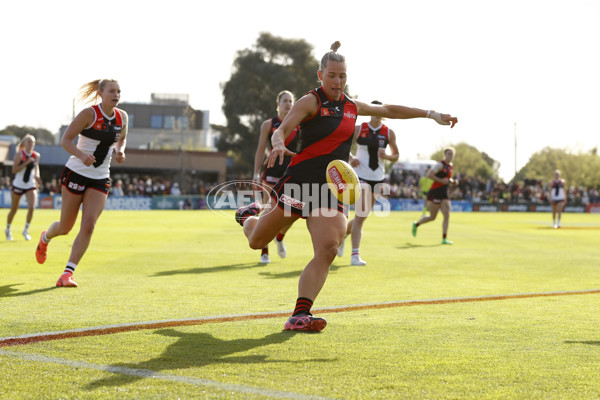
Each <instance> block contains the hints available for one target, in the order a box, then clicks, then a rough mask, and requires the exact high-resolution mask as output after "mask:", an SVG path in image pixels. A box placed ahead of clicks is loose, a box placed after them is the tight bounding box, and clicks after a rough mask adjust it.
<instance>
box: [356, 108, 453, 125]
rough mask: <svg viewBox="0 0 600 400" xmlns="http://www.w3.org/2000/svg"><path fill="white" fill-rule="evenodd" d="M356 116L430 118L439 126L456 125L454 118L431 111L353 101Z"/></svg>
mask: <svg viewBox="0 0 600 400" xmlns="http://www.w3.org/2000/svg"><path fill="white" fill-rule="evenodd" d="M355 103H356V106H357V108H358V115H369V116H376V117H384V118H391V119H411V118H431V119H433V120H434V121H435V122H437V123H438V124H440V125H450V128H453V127H454V125H456V124H457V123H458V119H457V118H456V117H453V116H451V115H450V114H441V113H439V112H437V111H433V110H422V109H420V108H413V107H405V106H399V105H394V104H383V105H379V104H367V103H363V102H360V101H355Z"/></svg>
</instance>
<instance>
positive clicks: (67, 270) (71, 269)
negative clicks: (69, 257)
mask: <svg viewBox="0 0 600 400" xmlns="http://www.w3.org/2000/svg"><path fill="white" fill-rule="evenodd" d="M75 268H77V264H75V263H72V262H71V261H69V262H68V263H67V266H66V267H65V271H64V272H63V274H68V273H71V274H72V273H74V272H75Z"/></svg>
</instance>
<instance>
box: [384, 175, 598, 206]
mask: <svg viewBox="0 0 600 400" xmlns="http://www.w3.org/2000/svg"><path fill="white" fill-rule="evenodd" d="M454 178H455V179H456V180H457V181H458V185H451V186H450V189H449V193H448V195H449V196H450V199H452V200H467V201H473V202H486V203H491V204H501V203H513V204H514V203H538V204H544V203H549V200H548V197H547V196H548V193H549V190H550V183H551V182H550V181H548V182H542V181H539V180H530V179H526V180H525V181H522V182H510V183H504V182H503V181H502V180H497V179H493V178H488V179H484V178H481V177H474V176H465V175H460V176H455V177H454ZM420 179H421V176H420V174H419V173H418V172H416V171H401V170H400V171H392V173H391V174H390V178H389V182H388V183H389V185H390V197H392V198H412V199H415V200H416V199H419V197H420V193H421V190H420V187H419V180H420ZM565 192H566V194H567V204H569V205H587V204H590V203H600V190H599V188H594V187H587V188H586V187H583V186H569V187H567V188H565Z"/></svg>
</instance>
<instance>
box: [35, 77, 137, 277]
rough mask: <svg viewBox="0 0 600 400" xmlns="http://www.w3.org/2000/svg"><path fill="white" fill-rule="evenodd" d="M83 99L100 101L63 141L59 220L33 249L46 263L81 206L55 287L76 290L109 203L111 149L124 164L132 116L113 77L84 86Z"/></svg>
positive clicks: (70, 128) (74, 123)
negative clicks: (53, 244)
mask: <svg viewBox="0 0 600 400" xmlns="http://www.w3.org/2000/svg"><path fill="white" fill-rule="evenodd" d="M79 97H80V99H81V100H82V101H84V102H87V101H89V99H90V98H91V100H92V101H94V100H96V99H100V100H101V101H100V103H99V104H96V105H94V106H92V107H88V108H85V109H84V110H82V111H81V112H80V113H79V114H78V115H77V116H76V117H75V119H74V120H73V121H72V122H71V124H70V125H69V126H68V127H67V130H66V131H65V133H64V135H63V137H62V140H61V145H62V147H63V148H64V149H65V150H66V151H67V152H68V153H70V154H71V157H70V158H69V159H68V160H67V164H66V165H65V168H64V170H63V173H62V177H61V195H62V206H61V212H60V220H59V221H55V222H53V223H52V224H51V225H50V227H49V228H48V230H47V231H44V232H42V236H41V237H40V242H39V244H38V247H37V249H36V251H35V258H36V260H37V262H38V263H40V264H43V263H44V262H45V261H46V257H47V247H48V243H50V240H51V239H53V238H54V237H56V236H61V235H66V234H68V233H69V232H70V231H71V229H72V228H73V225H75V221H76V220H77V215H78V214H79V209H80V208H81V227H80V229H79V233H78V234H77V237H76V238H75V241H74V242H73V246H72V248H71V255H70V256H69V261H68V262H67V266H66V268H65V270H64V272H63V274H62V275H61V276H60V278H59V279H58V282H56V286H67V287H77V283H75V281H74V280H73V278H72V275H73V272H75V268H76V267H77V264H78V263H79V261H80V260H81V258H82V257H83V255H84V254H85V252H86V250H87V248H88V246H89V244H90V240H91V239H92V233H93V232H94V227H95V225H96V221H97V220H98V218H99V217H100V214H101V213H102V210H104V205H105V204H106V198H107V196H108V193H109V191H110V171H109V167H110V161H111V159H112V153H113V151H116V157H115V158H116V161H117V162H119V163H121V162H123V161H125V146H126V137H127V119H128V117H127V113H126V112H125V111H123V110H119V109H118V108H117V105H118V104H119V100H120V99H121V88H120V86H119V83H118V82H117V81H116V80H113V79H98V80H95V81H92V82H88V83H86V84H84V85H83V86H82V87H81V91H80V94H79ZM77 137H78V139H77V145H75V143H74V140H75V138H77Z"/></svg>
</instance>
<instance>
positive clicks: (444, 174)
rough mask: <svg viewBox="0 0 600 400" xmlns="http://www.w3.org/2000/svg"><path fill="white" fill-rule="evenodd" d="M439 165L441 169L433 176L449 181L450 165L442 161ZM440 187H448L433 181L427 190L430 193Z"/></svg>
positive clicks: (450, 175) (450, 174)
mask: <svg viewBox="0 0 600 400" xmlns="http://www.w3.org/2000/svg"><path fill="white" fill-rule="evenodd" d="M441 163H442V169H441V170H439V171H438V172H437V173H436V174H435V176H437V177H438V178H440V179H444V178H448V179H450V178H452V164H448V163H447V162H446V161H444V160H442V161H441ZM442 186H448V185H444V184H442V183H440V182H438V181H434V182H433V183H432V184H431V188H429V190H430V191H431V190H433V189H437V188H439V187H442Z"/></svg>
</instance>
